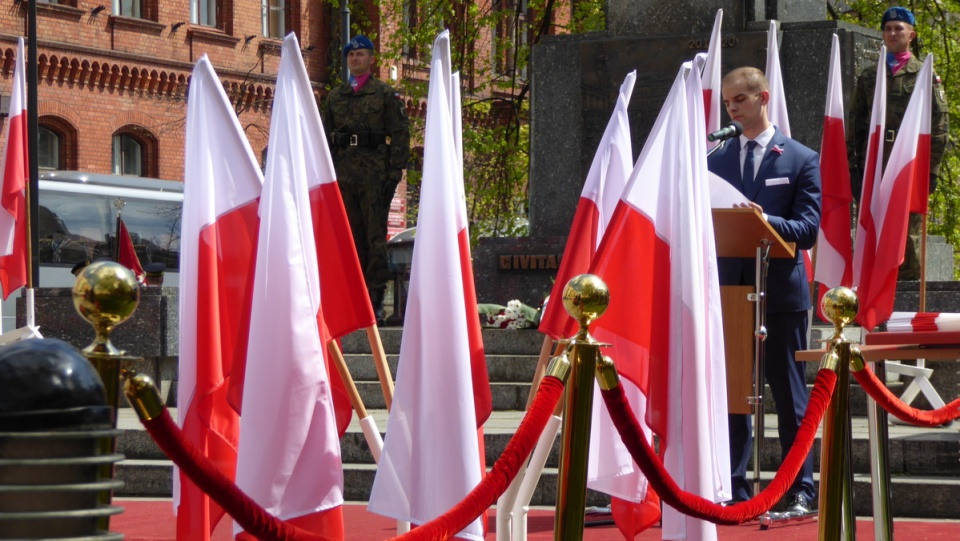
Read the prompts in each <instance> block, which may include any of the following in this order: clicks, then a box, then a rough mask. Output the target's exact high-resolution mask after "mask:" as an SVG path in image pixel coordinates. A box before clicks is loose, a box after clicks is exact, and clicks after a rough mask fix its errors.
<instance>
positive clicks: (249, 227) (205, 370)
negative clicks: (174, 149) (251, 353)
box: [174, 55, 263, 541]
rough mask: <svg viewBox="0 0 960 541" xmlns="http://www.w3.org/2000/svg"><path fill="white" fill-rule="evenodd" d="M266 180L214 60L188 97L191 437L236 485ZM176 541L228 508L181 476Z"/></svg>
mask: <svg viewBox="0 0 960 541" xmlns="http://www.w3.org/2000/svg"><path fill="white" fill-rule="evenodd" d="M262 183H263V177H262V176H261V173H260V167H259V165H258V164H257V161H256V159H255V158H254V155H253V151H252V150H251V149H250V144H249V143H248V142H247V138H246V137H245V136H244V134H243V129H242V128H241V127H240V123H239V121H238V120H237V115H236V114H235V113H234V111H233V108H232V107H231V106H230V102H229V101H228V100H227V96H226V94H225V93H224V91H223V85H222V84H221V83H220V80H219V79H218V78H217V75H216V73H214V71H213V66H212V65H211V64H210V61H209V60H208V59H207V57H206V55H204V56H202V57H201V58H200V60H199V61H198V62H197V65H196V67H194V70H193V76H192V78H191V80H190V94H189V99H188V100H187V128H186V154H185V172H184V193H183V223H182V226H181V251H180V371H179V374H180V380H179V383H178V391H177V392H178V396H179V397H180V408H179V421H180V426H181V428H182V430H183V434H184V437H185V438H186V439H187V440H188V441H190V442H191V443H192V444H193V445H195V446H196V447H197V449H199V450H200V451H201V452H203V453H204V455H205V456H206V457H207V458H209V459H210V460H211V462H213V464H214V465H215V466H216V467H217V468H218V469H219V470H220V472H221V473H223V474H224V475H226V476H227V477H228V478H230V479H233V478H234V473H235V471H236V461H237V444H238V441H239V434H240V419H239V416H238V414H237V412H236V411H235V410H234V408H233V407H231V406H230V404H229V403H228V402H227V390H228V388H229V385H230V380H231V377H232V376H234V375H235V374H236V372H235V371H234V369H235V367H236V365H235V364H234V363H236V362H237V361H240V360H243V359H245V358H246V354H247V337H248V330H249V324H250V319H249V318H250V306H251V301H252V298H253V277H254V263H255V257H256V252H257V234H258V230H259V219H258V217H257V205H258V200H259V197H260V189H261V185H262ZM174 506H175V508H176V510H177V540H178V541H192V540H208V539H209V538H210V532H211V531H212V530H213V528H214V527H215V526H216V525H217V522H219V520H220V518H221V517H222V516H223V510H222V509H220V508H219V507H218V506H217V505H216V504H215V503H213V502H212V501H211V500H210V498H209V497H208V496H206V495H205V494H203V493H202V492H201V491H200V489H198V488H197V487H196V486H195V485H194V484H193V483H192V482H190V480H189V479H187V477H186V476H185V475H183V474H182V473H180V472H179V471H175V474H174Z"/></svg>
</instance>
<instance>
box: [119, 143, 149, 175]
mask: <svg viewBox="0 0 960 541" xmlns="http://www.w3.org/2000/svg"><path fill="white" fill-rule="evenodd" d="M144 154H145V152H144V149H143V144H142V143H140V141H138V140H137V139H135V138H134V137H133V136H132V135H129V134H126V133H118V134H117V135H114V136H113V173H114V174H115V175H135V176H138V177H142V176H144V170H145V169H146V168H145V167H144V163H143V158H144Z"/></svg>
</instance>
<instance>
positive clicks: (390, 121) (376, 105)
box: [321, 76, 410, 184]
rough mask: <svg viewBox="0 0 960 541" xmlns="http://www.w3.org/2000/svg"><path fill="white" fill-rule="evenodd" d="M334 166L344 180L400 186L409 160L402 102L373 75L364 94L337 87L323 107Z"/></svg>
mask: <svg viewBox="0 0 960 541" xmlns="http://www.w3.org/2000/svg"><path fill="white" fill-rule="evenodd" d="M321 114H322V116H323V127H324V129H325V130H326V132H327V140H328V142H329V143H330V152H331V154H333V165H334V167H335V168H336V170H337V177H338V180H340V181H342V182H363V183H384V182H388V181H389V182H393V183H394V184H396V183H397V182H399V181H400V178H401V176H402V175H403V170H404V169H405V168H406V167H407V159H408V158H409V156H410V127H409V121H408V120H407V114H406V108H405V107H404V104H403V100H401V99H400V96H399V95H398V94H397V93H396V92H394V90H393V88H391V87H390V86H389V85H387V84H385V83H383V82H381V81H379V80H377V79H376V78H374V77H372V76H371V77H370V78H369V79H367V82H366V84H364V85H363V88H361V89H360V91H359V92H354V91H353V88H351V87H350V84H349V83H343V84H341V85H340V86H337V87H336V88H334V89H333V90H332V91H330V94H329V95H328V96H327V99H326V101H325V102H324V103H323V107H322V108H321Z"/></svg>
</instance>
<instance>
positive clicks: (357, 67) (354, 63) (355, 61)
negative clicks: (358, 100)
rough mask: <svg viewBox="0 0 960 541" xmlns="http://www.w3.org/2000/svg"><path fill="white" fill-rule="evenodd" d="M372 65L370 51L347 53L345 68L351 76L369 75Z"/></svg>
mask: <svg viewBox="0 0 960 541" xmlns="http://www.w3.org/2000/svg"><path fill="white" fill-rule="evenodd" d="M372 65H373V51H371V50H370V49H354V50H352V51H350V52H348V53H347V67H349V68H350V73H351V74H352V75H353V76H355V77H356V76H360V75H364V74H367V73H370V66H372Z"/></svg>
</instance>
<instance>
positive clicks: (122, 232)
mask: <svg viewBox="0 0 960 541" xmlns="http://www.w3.org/2000/svg"><path fill="white" fill-rule="evenodd" d="M117 263H120V264H121V265H123V266H124V267H126V268H128V269H130V270H132V271H133V274H135V275H136V276H137V280H143V267H142V266H141V265H140V258H139V257H137V250H136V249H135V248H134V247H133V239H131V238H130V232H129V231H127V224H125V223H123V218H120V217H119V216H117Z"/></svg>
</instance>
